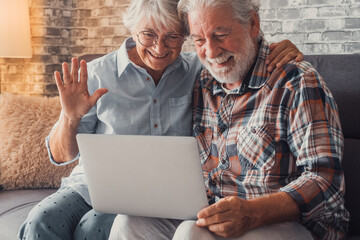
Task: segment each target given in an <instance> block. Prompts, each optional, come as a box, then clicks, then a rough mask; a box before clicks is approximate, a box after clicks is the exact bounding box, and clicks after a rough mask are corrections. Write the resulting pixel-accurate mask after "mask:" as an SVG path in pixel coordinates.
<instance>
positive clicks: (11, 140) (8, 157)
mask: <svg viewBox="0 0 360 240" xmlns="http://www.w3.org/2000/svg"><path fill="white" fill-rule="evenodd" d="M60 110H61V106H60V102H59V97H55V98H47V97H30V96H23V95H13V94H9V93H5V94H2V95H0V185H1V187H2V188H3V189H4V190H9V189H25V188H57V187H59V185H60V182H61V178H62V177H64V176H67V175H69V173H70V171H71V170H72V168H73V167H74V166H75V165H74V164H76V163H73V164H70V165H66V166H62V167H58V166H55V165H52V164H51V163H50V161H49V156H48V153H47V150H46V147H45V137H46V136H47V135H48V134H49V132H50V130H51V128H52V126H53V125H54V123H55V122H56V121H57V119H58V118H59V113H60Z"/></svg>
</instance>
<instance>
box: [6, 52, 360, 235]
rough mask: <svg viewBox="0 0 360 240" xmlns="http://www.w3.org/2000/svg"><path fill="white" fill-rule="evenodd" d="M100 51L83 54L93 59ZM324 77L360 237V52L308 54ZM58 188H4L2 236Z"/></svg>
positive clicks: (355, 232)
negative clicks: (336, 113) (332, 100)
mask: <svg viewBox="0 0 360 240" xmlns="http://www.w3.org/2000/svg"><path fill="white" fill-rule="evenodd" d="M99 56H100V55H89V56H85V57H83V58H84V59H85V60H88V61H89V60H91V59H93V58H94V57H99ZM305 58H306V60H307V61H309V62H311V63H312V64H313V65H314V66H315V68H316V69H317V70H318V71H319V72H320V73H321V75H322V76H323V77H324V79H325V81H326V82H327V85H328V86H329V88H330V90H331V91H332V93H333V95H334V98H335V100H336V102H337V104H338V107H339V112H340V119H341V124H342V128H343V132H344V136H345V152H344V159H343V167H344V172H345V181H346V194H345V201H346V202H345V205H346V208H347V209H348V210H349V211H350V214H351V222H350V226H349V233H348V239H353V240H355V239H359V240H360V205H359V204H358V202H359V200H360V121H359V120H360V54H354V55H311V56H310V55H309V56H306V57H305ZM54 191H55V190H54V189H36V190H11V191H0V240H11V239H16V233H17V230H18V228H19V226H20V225H21V223H22V222H23V221H24V219H25V218H26V216H27V214H28V212H29V211H30V209H31V208H32V207H33V206H35V205H36V204H37V203H38V202H39V201H40V200H41V199H43V198H44V197H46V196H48V195H49V194H51V193H53V192H54Z"/></svg>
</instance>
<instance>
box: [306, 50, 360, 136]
mask: <svg viewBox="0 0 360 240" xmlns="http://www.w3.org/2000/svg"><path fill="white" fill-rule="evenodd" d="M305 60H306V61H308V62H310V63H311V64H312V65H313V66H314V67H315V69H316V70H317V71H318V72H319V73H320V75H321V76H322V77H323V78H324V80H325V82H326V85H327V86H328V87H329V89H330V91H331V93H332V94H333V96H334V99H335V101H336V103H337V105H338V107H339V115H340V120H341V127H342V130H343V133H344V136H345V137H346V138H357V139H360V124H359V122H358V121H357V119H360V105H359V103H360V93H359V90H360V67H359V64H360V54H351V55H346V54H344V55H341V54H339V55H307V56H305Z"/></svg>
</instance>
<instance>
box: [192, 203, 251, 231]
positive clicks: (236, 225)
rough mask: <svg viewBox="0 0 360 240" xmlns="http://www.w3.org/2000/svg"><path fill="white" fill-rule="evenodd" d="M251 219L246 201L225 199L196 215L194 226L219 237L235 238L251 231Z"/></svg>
mask: <svg viewBox="0 0 360 240" xmlns="http://www.w3.org/2000/svg"><path fill="white" fill-rule="evenodd" d="M251 218H253V211H252V208H251V205H250V204H249V201H248V200H243V199H240V198H238V197H226V198H222V199H220V200H219V201H218V202H217V203H215V204H213V205H211V206H209V207H206V208H204V209H202V210H201V211H200V212H199V213H198V220H197V221H196V225H197V226H199V227H207V228H208V229H209V230H210V231H211V232H214V233H215V234H216V235H219V236H221V237H225V238H227V237H237V236H241V235H243V234H244V233H246V232H247V231H249V230H250V229H251V228H250V226H251V225H253V224H251V223H250V220H251Z"/></svg>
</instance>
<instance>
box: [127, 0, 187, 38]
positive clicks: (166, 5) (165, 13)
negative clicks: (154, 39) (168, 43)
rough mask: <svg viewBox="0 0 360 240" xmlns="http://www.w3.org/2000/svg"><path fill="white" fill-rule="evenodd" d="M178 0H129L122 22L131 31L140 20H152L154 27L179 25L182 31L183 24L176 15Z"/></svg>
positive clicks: (173, 27) (174, 26)
mask: <svg viewBox="0 0 360 240" xmlns="http://www.w3.org/2000/svg"><path fill="white" fill-rule="evenodd" d="M178 1H179V0H131V2H130V5H129V7H128V8H127V9H126V12H125V13H124V15H123V22H124V25H125V27H127V28H128V29H129V30H130V31H131V32H133V31H134V30H135V28H136V27H137V26H138V24H139V23H140V21H149V22H150V21H154V24H155V26H154V27H156V28H158V29H162V28H164V27H165V28H168V29H175V28H177V27H180V31H181V32H180V34H183V32H184V24H183V23H182V22H181V20H180V19H179V17H178V12H177V4H178Z"/></svg>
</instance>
